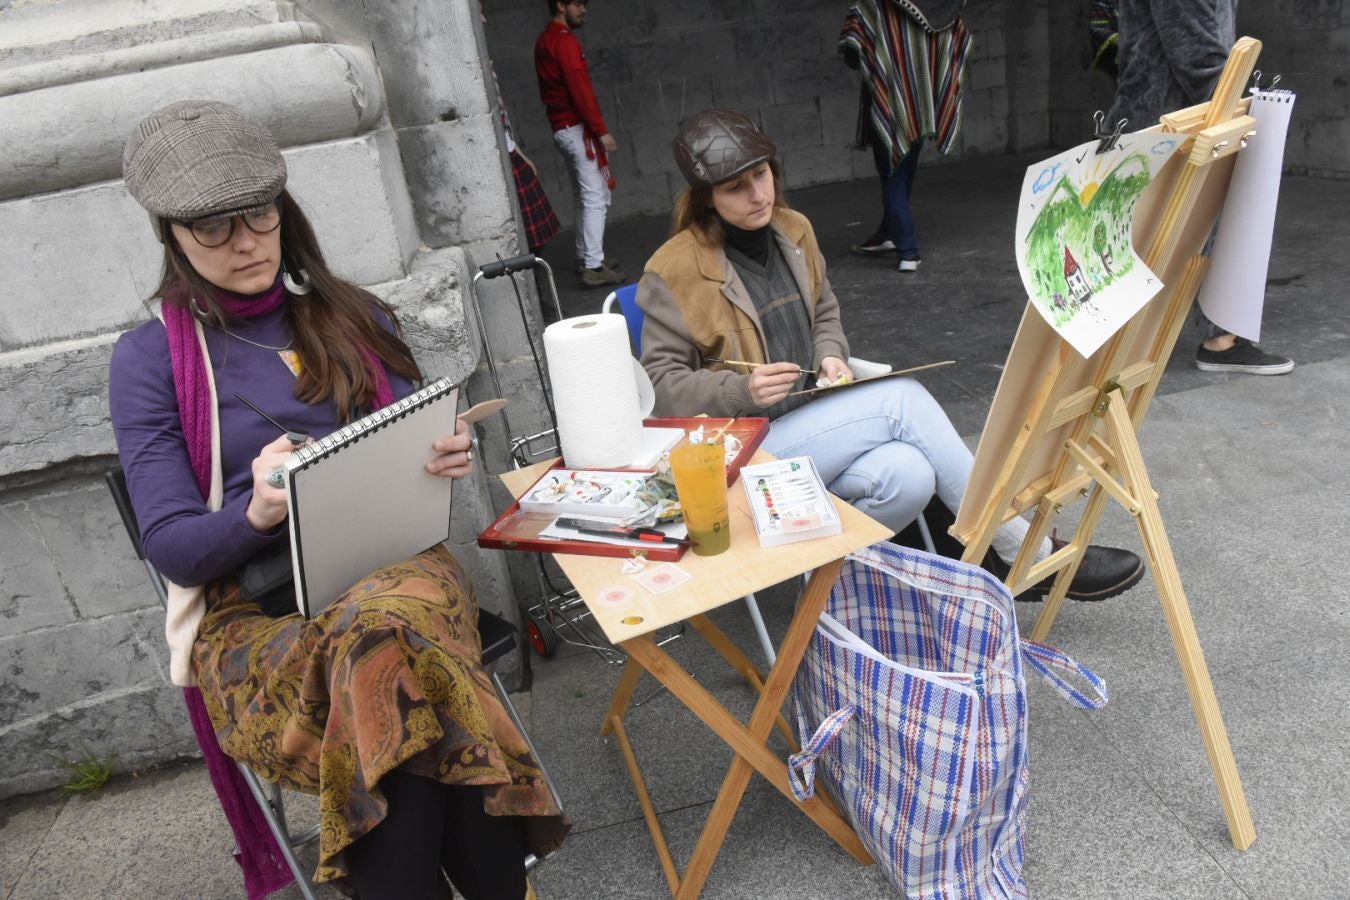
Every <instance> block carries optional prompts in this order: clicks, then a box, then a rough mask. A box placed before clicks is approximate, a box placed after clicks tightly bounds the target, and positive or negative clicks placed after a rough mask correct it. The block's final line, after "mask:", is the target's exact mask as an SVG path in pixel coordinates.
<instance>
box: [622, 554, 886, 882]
mask: <svg viewBox="0 0 1350 900" xmlns="http://www.w3.org/2000/svg"><path fill="white" fill-rule="evenodd" d="M842 566H843V560H837V561H835V562H833V563H830V564H827V565H823V566H820V567H819V568H817V569H816V570H815V572H814V574H813V575H812V576H811V581H810V583H809V584H808V585H807V587H806V590H805V591H804V592H803V594H802V598H801V600H800V601H799V602H798V604H797V611H796V613H795V614H794V615H793V618H792V624H791V625H789V626H788V631H787V635H786V636H785V637H784V638H783V643H782V646H781V647H780V648H779V650H778V661H777V662H776V663H775V664H774V666H773V669H772V670H770V672H769V677H768V680H767V681H765V683H764V692H763V694H762V695H761V697H760V699H759V702H758V703H757V704H755V709H754V712H753V713H752V714H751V716H750V723H749V725H742V724H741V723H740V722H738V721H736V719H735V717H733V716H732V715H731V714H730V713H729V712H727V711H726V709H725V708H724V707H723V706H722V705H721V704H720V703H718V702H717V700H716V698H714V697H713V696H712V695H711V694H709V693H708V692H707V690H706V689H704V688H703V687H702V685H700V684H698V683H697V682H696V681H694V680H693V678H691V677H690V676H689V673H688V672H686V671H685V670H684V669H683V668H682V667H680V666H679V665H678V664H676V663H675V661H674V660H672V659H671V658H670V657H669V656H667V655H666V654H665V653H664V652H663V651H662V650H661V649H660V648H658V647H657V646H656V645H655V644H654V643H653V642H652V640H651V638H650V637H649V636H643V637H639V638H635V639H633V640H631V641H626V642H625V643H624V645H623V647H624V649H625V650H626V651H627V652H628V654H629V659H630V660H637V661H638V662H639V663H640V664H641V665H642V667H643V668H645V669H646V670H647V671H648V672H649V673H650V674H651V675H652V676H653V677H654V678H656V679H657V680H658V681H660V682H661V683H662V684H664V685H665V686H666V687H667V688H669V689H670V692H671V694H673V695H674V696H676V697H678V698H679V699H680V701H681V702H682V703H684V704H685V705H686V706H687V707H689V709H690V710H691V711H692V712H693V713H694V714H695V715H697V716H698V717H699V718H700V719H701V720H702V721H703V722H704V723H705V724H707V725H708V726H709V727H710V728H712V729H713V731H715V732H716V733H717V734H718V736H719V737H721V738H722V739H723V740H724V741H726V742H727V744H728V745H729V746H731V748H732V749H733V750H735V751H736V757H735V759H733V760H732V763H731V767H730V769H728V771H727V775H726V778H725V779H724V780H723V782H722V786H721V789H720V790H719V791H718V793H717V798H716V799H715V800H714V801H713V808H712V811H711V813H709V815H708V820H707V822H706V823H705V824H704V826H703V831H702V833H701V834H700V836H699V839H698V844H697V845H696V846H695V848H694V853H693V855H692V856H691V857H690V860H689V864H688V866H687V867H686V868H685V872H684V877H683V879H682V880H681V882H680V886H679V890H677V891H676V892H675V896H676V897H677V898H687V897H697V896H698V895H699V893H700V892H701V891H702V890H703V886H704V884H705V883H706V882H707V880H708V874H709V873H710V872H711V871H712V866H713V863H714V861H715V860H716V859H717V854H718V851H719V850H720V849H721V847H722V842H723V841H724V840H725V839H726V833H727V829H728V828H729V827H730V826H731V820H732V818H733V817H734V816H735V814H736V809H737V807H738V806H739V805H740V802H741V798H742V797H743V796H744V794H745V789H746V787H747V785H748V784H749V782H750V774H751V773H752V772H755V771H758V772H759V773H760V774H761V775H763V776H764V777H765V779H767V780H768V781H769V782H770V783H771V784H773V786H774V787H776V788H777V789H778V790H779V791H780V792H782V793H783V794H784V795H786V796H788V797H789V798H792V792H791V791H792V789H791V786H790V785H789V783H788V773H787V766H786V764H785V763H784V762H783V761H782V760H781V759H779V758H778V757H776V756H774V754H773V753H772V752H771V751H770V750H769V749H768V747H767V746H765V741H766V740H767V739H768V736H769V732H770V731H771V730H772V729H773V724H774V719H775V718H776V717H777V716H778V714H779V711H780V710H781V709H782V705H783V700H784V699H785V698H786V696H787V692H788V688H789V687H790V686H791V683H792V679H793V677H794V676H795V675H796V672H797V667H798V665H799V664H800V663H801V659H802V657H803V656H804V655H805V654H806V649H807V647H808V646H809V645H810V642H811V635H812V632H813V631H814V629H815V626H816V622H817V621H818V620H819V619H820V614H821V612H822V611H824V609H825V601H826V599H828V597H829V593H830V588H831V587H832V586H833V584H834V581H835V578H837V577H838V574H839V570H840V568H841V567H842ZM819 801H820V798H817V797H812V798H811V799H810V800H808V801H806V802H804V803H800V804H797V805H798V806H799V808H800V809H801V810H802V811H803V812H804V813H806V814H807V815H808V816H810V817H811V819H812V820H813V821H814V822H816V824H817V825H819V826H820V827H821V828H822V829H824V830H825V832H826V833H827V834H829V835H830V836H831V837H832V838H834V839H835V841H837V842H838V843H839V845H840V846H841V847H843V848H844V849H845V850H847V851H848V852H849V853H850V854H851V855H852V856H853V857H854V858H855V859H857V860H858V861H859V862H861V863H863V864H864V865H870V864H871V863H872V862H873V860H872V857H871V856H870V855H869V854H868V853H867V850H866V848H864V847H863V845H862V842H861V841H860V840H859V839H858V836H857V835H856V834H854V833H853V829H852V828H851V827H850V826H849V824H848V822H847V821H846V820H844V819H843V818H842V817H841V816H840V815H839V813H838V811H837V810H835V809H834V808H833V805H832V804H826V803H824V802H819ZM793 802H794V803H796V800H795V798H793ZM653 838H654V839H655V835H653Z"/></svg>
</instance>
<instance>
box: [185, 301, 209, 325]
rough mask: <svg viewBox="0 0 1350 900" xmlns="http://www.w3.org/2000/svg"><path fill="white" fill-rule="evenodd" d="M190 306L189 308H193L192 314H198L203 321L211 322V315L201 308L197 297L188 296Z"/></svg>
mask: <svg viewBox="0 0 1350 900" xmlns="http://www.w3.org/2000/svg"><path fill="white" fill-rule="evenodd" d="M188 308H189V309H190V310H192V314H193V315H194V316H196V317H197V318H199V319H201V320H202V321H203V322H209V321H210V317H209V316H208V315H207V314H206V313H205V312H204V311H203V310H202V308H201V307H200V306H198V305H197V298H196V297H189V298H188Z"/></svg>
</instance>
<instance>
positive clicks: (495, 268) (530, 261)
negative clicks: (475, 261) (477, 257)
mask: <svg viewBox="0 0 1350 900" xmlns="http://www.w3.org/2000/svg"><path fill="white" fill-rule="evenodd" d="M533 265H534V254H533V253H522V254H521V255H520V256H513V257H511V258H510V259H498V260H493V261H492V262H490V263H484V264H483V265H482V266H480V267H479V269H478V271H479V272H481V273H482V274H483V277H484V278H500V277H501V276H503V275H510V274H511V273H512V272H521V271H524V270H525V269H528V268H530V267H532V266H533Z"/></svg>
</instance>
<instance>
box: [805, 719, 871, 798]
mask: <svg viewBox="0 0 1350 900" xmlns="http://www.w3.org/2000/svg"><path fill="white" fill-rule="evenodd" d="M859 712H860V710H859V709H858V707H856V706H844V707H841V708H839V709H836V710H835V711H834V712H832V713H830V714H829V715H828V716H826V717H825V721H823V722H821V723H820V727H819V728H817V729H816V733H815V734H813V735H811V739H810V740H809V741H807V742H806V743H805V744H804V745H803V746H802V752H800V753H794V754H792V755H791V756H789V757H788V784H790V785H792V796H794V797H796V798H797V800H798V801H801V800H809V799H810V798H811V797H812V796H813V795H814V794H815V792H816V759H817V758H818V757H819V756H820V754H822V753H824V752H825V748H826V747H828V746H830V744H832V743H833V742H834V739H835V738H837V737H839V733H840V732H841V731H843V730H844V726H845V725H847V724H848V723H849V721H850V720H851V719H853V717H854V716H856V715H858V713H859ZM802 730H803V731H805V729H804V728H803V729H802ZM798 779H801V783H800V784H798Z"/></svg>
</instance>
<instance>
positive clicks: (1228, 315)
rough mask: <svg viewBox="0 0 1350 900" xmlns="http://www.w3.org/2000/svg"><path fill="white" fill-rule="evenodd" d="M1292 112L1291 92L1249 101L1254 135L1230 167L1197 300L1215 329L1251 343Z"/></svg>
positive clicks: (1258, 314)
mask: <svg viewBox="0 0 1350 900" xmlns="http://www.w3.org/2000/svg"><path fill="white" fill-rule="evenodd" d="M1293 110H1294V94H1293V93H1292V92H1290V91H1260V92H1258V93H1256V94H1253V95H1252V106H1251V116H1252V118H1254V119H1256V134H1254V135H1252V136H1251V138H1249V139H1248V142H1247V146H1246V147H1244V148H1243V149H1242V152H1241V153H1239V154H1238V158H1237V162H1236V163H1234V165H1233V180H1232V181H1231V182H1230V183H1229V186H1228V200H1227V201H1226V202H1225V203H1224V206H1223V213H1222V214H1221V215H1220V217H1219V231H1218V234H1217V235H1216V236H1215V238H1214V249H1213V250H1212V251H1211V252H1210V262H1209V272H1208V273H1207V274H1206V276H1205V283H1204V284H1203V285H1201V287H1200V296H1199V298H1198V299H1199V303H1200V308H1201V309H1202V310H1204V313H1205V315H1206V316H1209V318H1210V320H1211V321H1212V322H1214V324H1215V325H1218V326H1219V327H1220V328H1222V329H1224V330H1225V331H1228V332H1231V333H1233V334H1239V335H1242V336H1243V337H1245V338H1249V339H1250V340H1253V341H1259V340H1260V339H1261V313H1262V310H1263V309H1264V307H1265V300H1266V271H1267V269H1268V268H1269V266H1270V243H1271V236H1272V235H1273V233H1274V231H1275V206H1276V202H1277V201H1278V200H1279V196H1280V173H1281V171H1282V170H1283V168H1284V142H1285V137H1286V136H1287V135H1288V133H1289V115H1290V113H1292V112H1293Z"/></svg>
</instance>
